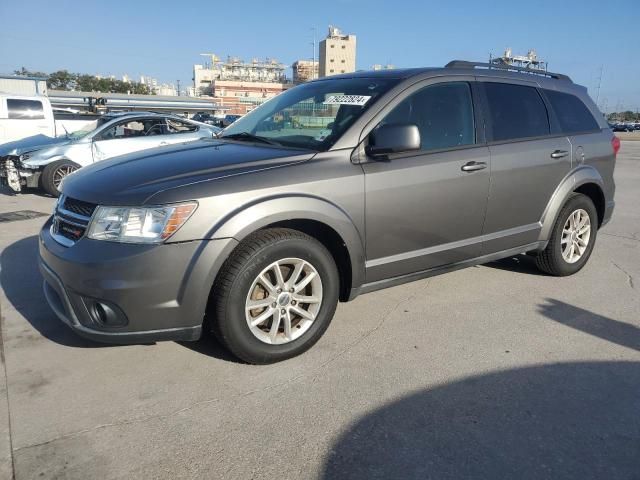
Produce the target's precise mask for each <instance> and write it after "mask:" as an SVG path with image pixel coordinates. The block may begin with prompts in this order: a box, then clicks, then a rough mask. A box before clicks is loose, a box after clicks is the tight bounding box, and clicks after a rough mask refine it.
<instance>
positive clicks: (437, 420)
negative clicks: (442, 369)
mask: <svg viewBox="0 0 640 480" xmlns="http://www.w3.org/2000/svg"><path fill="white" fill-rule="evenodd" d="M638 412H640V363H638V362H628V363H627V362H602V363H600V362H591V363H566V364H554V365H548V366H538V367H530V368H521V369H516V370H508V371H505V372H498V373H492V374H488V375H484V376H479V377H471V378H467V379H464V380H462V381H459V382H455V383H451V384H447V385H443V386H440V387H436V388H432V389H428V390H424V391H422V392H419V393H416V394H414V395H411V396H409V397H406V398H402V399H400V400H398V401H396V402H394V403H392V404H390V405H387V406H385V407H383V408H380V409H378V410H375V411H373V412H371V413H370V414H368V415H366V416H365V417H364V418H362V419H360V420H359V421H357V422H356V423H355V424H353V425H352V426H351V427H350V428H349V429H348V430H347V431H346V432H345V433H344V434H343V435H342V436H341V437H339V438H338V440H337V441H336V442H335V444H334V445H333V446H332V447H331V449H330V453H329V456H328V458H327V460H326V464H325V468H324V476H323V478H325V479H327V480H328V479H336V478H341V479H345V478H346V479H374V478H376V479H383V478H384V479H386V478H402V479H427V478H430V479H431V478H432V479H459V478H491V479H513V478H517V479H541V478H553V479H565V478H567V479H569V478H571V479H592V478H593V479H602V478H616V479H638V478H640V415H638Z"/></svg>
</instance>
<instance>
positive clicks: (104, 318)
mask: <svg viewBox="0 0 640 480" xmlns="http://www.w3.org/2000/svg"><path fill="white" fill-rule="evenodd" d="M84 302H85V305H86V306H87V310H88V311H89V315H90V316H91V320H92V321H93V323H94V324H95V325H97V326H99V327H124V326H125V325H126V324H127V323H128V320H127V317H126V315H125V314H124V312H123V311H122V310H120V309H119V308H118V307H117V306H115V305H113V304H110V303H108V302H105V301H104V300H95V299H88V298H85V299H84Z"/></svg>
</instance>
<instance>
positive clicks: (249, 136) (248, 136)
mask: <svg viewBox="0 0 640 480" xmlns="http://www.w3.org/2000/svg"><path fill="white" fill-rule="evenodd" d="M218 138H228V139H230V140H249V141H252V142H260V143H266V144H267V145H278V146H280V145H281V144H280V143H279V142H276V141H275V140H270V139H268V138H265V137H260V136H259V135H254V134H253V133H249V132H240V133H230V134H229V135H222V136H221V137H218Z"/></svg>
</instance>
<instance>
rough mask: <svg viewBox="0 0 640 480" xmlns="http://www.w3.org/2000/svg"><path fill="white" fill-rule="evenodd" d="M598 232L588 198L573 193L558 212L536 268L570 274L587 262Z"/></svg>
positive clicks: (559, 274) (563, 274)
mask: <svg viewBox="0 0 640 480" xmlns="http://www.w3.org/2000/svg"><path fill="white" fill-rule="evenodd" d="M597 233H598V213H597V211H596V207H595V206H594V205H593V202H592V201H591V199H590V198H589V197H587V196H586V195H583V194H581V193H576V194H573V195H572V196H571V197H570V198H569V200H568V201H567V203H566V204H565V206H564V207H563V208H562V210H561V211H560V215H558V218H557V219H556V223H555V225H554V227H553V231H552V233H551V239H550V240H549V244H548V245H547V248H545V249H544V251H542V252H540V253H539V254H538V255H537V256H536V266H537V267H538V268H539V269H540V270H542V271H543V272H546V273H549V274H551V275H556V276H565V275H572V274H574V273H576V272H577V271H579V270H580V269H581V268H582V267H584V265H585V264H586V263H587V260H588V259H589V256H590V255H591V252H592V251H593V246H594V244H595V242H596V235H597Z"/></svg>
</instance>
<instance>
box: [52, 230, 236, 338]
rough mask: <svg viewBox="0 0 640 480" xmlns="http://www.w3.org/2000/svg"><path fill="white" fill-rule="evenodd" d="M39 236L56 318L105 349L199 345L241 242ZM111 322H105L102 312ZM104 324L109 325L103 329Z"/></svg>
mask: <svg viewBox="0 0 640 480" xmlns="http://www.w3.org/2000/svg"><path fill="white" fill-rule="evenodd" d="M50 226H51V219H49V220H48V221H47V222H46V223H45V225H44V226H43V228H42V230H41V232H40V241H39V244H40V245H39V249H40V270H41V272H42V276H43V278H44V285H43V287H44V293H45V297H46V299H47V302H48V303H49V305H50V306H51V308H52V310H53V311H54V312H55V313H56V315H57V316H58V317H59V318H60V320H62V321H63V322H64V323H65V324H67V325H68V326H70V327H71V328H72V329H73V330H74V331H76V332H77V333H78V334H79V335H81V336H83V337H87V338H90V339H92V340H97V341H102V342H107V343H148V342H155V341H160V340H197V339H198V338H200V335H201V332H202V322H203V318H204V314H205V310H206V306H207V301H208V298H209V293H210V291H211V286H212V285H213V280H214V279H215V276H216V274H217V272H218V270H219V269H220V267H221V265H222V263H223V262H224V260H225V259H226V258H227V256H228V255H229V253H230V252H231V251H232V250H233V248H234V247H235V245H237V242H236V241H235V240H233V239H219V240H198V241H192V242H181V243H173V244H172V243H168V244H160V245H133V244H123V243H114V242H105V241H96V240H90V239H87V238H82V239H80V240H79V241H78V242H77V243H75V244H74V245H73V246H71V247H65V246H62V245H60V244H59V243H58V242H56V241H55V240H54V239H53V238H52V236H51V234H50V231H49V230H50ZM98 305H100V308H102V311H103V312H104V311H105V310H106V311H107V312H110V313H111V314H113V315H111V314H110V315H108V316H106V317H105V316H104V315H103V316H101V315H100V314H99V313H98V309H97V306H98ZM105 320H106V321H105Z"/></svg>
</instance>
